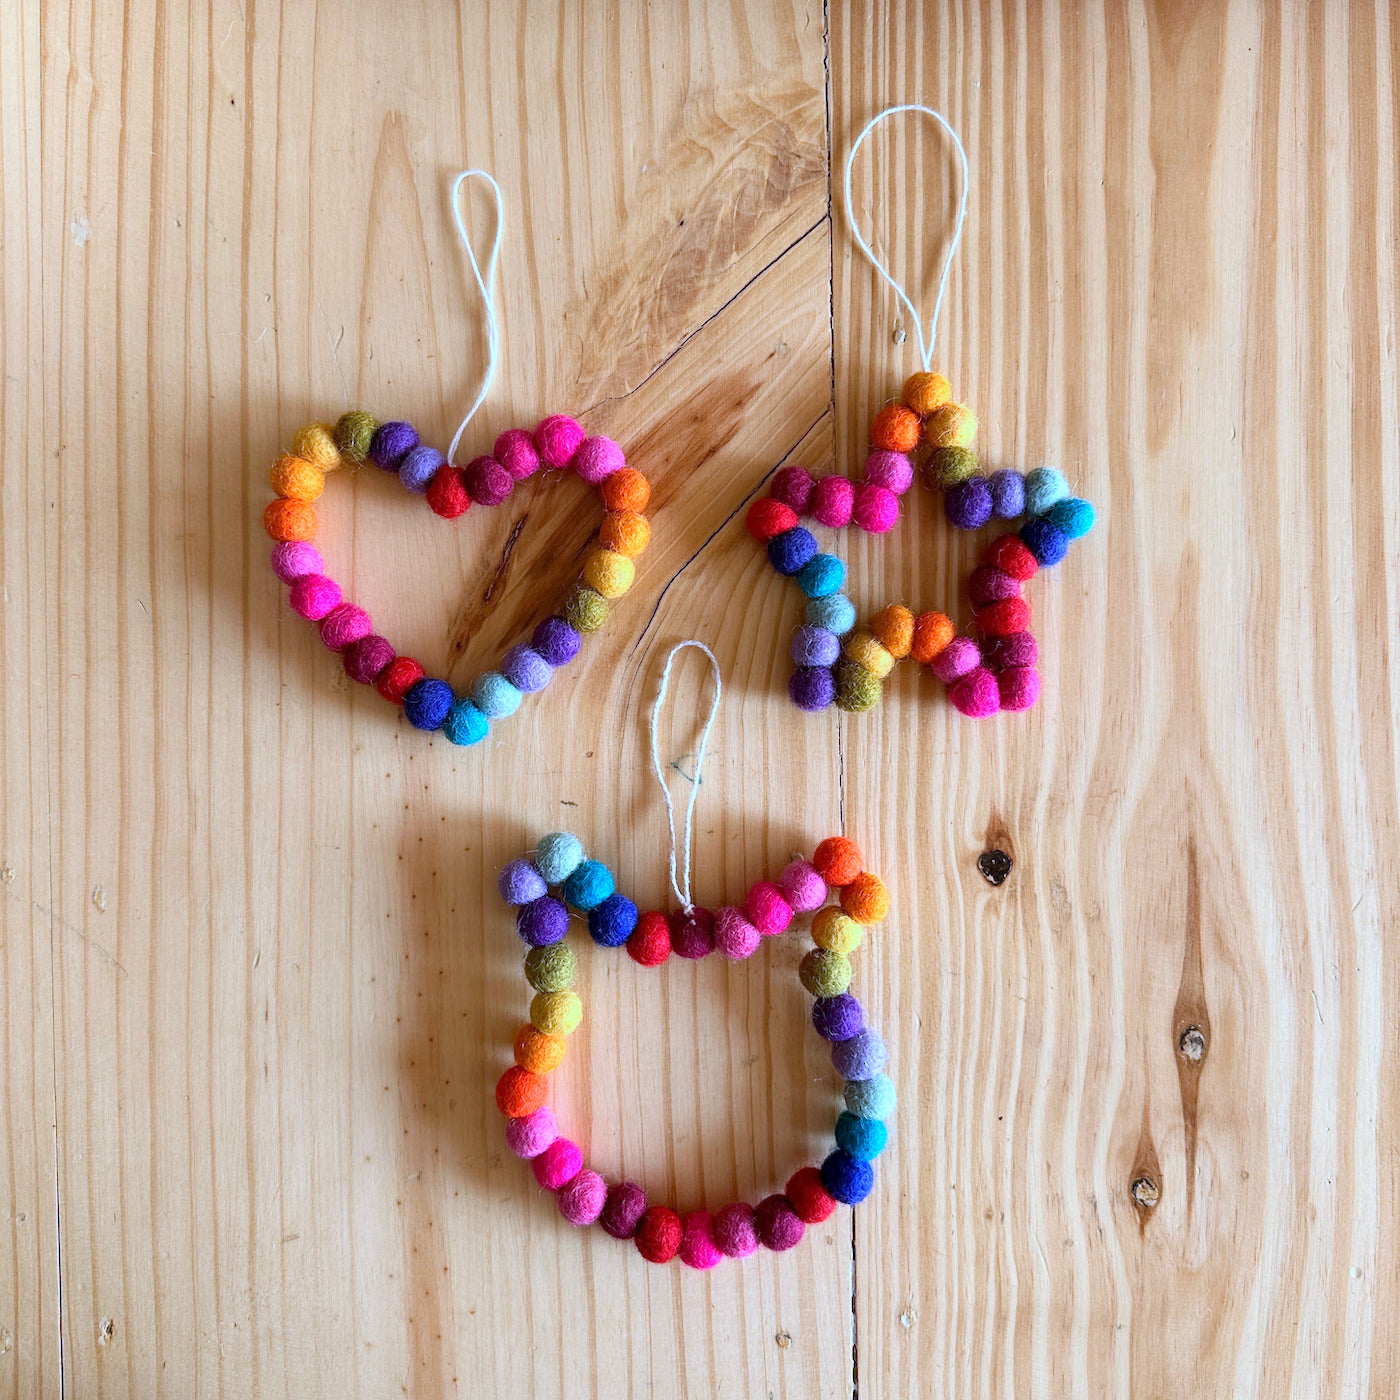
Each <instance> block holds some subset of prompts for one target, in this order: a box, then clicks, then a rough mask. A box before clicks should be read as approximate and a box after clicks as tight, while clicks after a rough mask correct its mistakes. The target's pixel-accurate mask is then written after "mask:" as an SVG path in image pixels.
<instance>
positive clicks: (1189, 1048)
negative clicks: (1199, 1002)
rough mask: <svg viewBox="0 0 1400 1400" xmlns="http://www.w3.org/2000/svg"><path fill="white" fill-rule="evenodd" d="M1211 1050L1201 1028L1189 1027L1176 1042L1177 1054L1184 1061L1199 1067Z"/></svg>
mask: <svg viewBox="0 0 1400 1400" xmlns="http://www.w3.org/2000/svg"><path fill="white" fill-rule="evenodd" d="M1209 1048H1210V1042H1209V1041H1208V1040H1207V1038H1206V1033H1205V1031H1204V1030H1202V1029H1201V1027H1200V1026H1187V1027H1186V1029H1185V1030H1184V1031H1182V1032H1181V1035H1180V1036H1179V1037H1178V1038H1177V1042H1176V1049H1177V1053H1178V1054H1179V1055H1180V1056H1181V1058H1182V1059H1183V1060H1189V1061H1190V1062H1191V1063H1192V1064H1193V1065H1198V1064H1200V1063H1201V1061H1202V1060H1204V1059H1205V1057H1206V1051H1207V1050H1208V1049H1209Z"/></svg>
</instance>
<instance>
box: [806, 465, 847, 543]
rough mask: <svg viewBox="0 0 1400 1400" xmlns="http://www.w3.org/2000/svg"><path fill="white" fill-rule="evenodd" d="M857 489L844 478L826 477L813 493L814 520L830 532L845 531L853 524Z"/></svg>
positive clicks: (818, 483)
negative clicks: (852, 518)
mask: <svg viewBox="0 0 1400 1400" xmlns="http://www.w3.org/2000/svg"><path fill="white" fill-rule="evenodd" d="M855 500H856V488H855V487H854V486H852V485H851V483H850V482H849V481H847V479H846V478H845V477H844V476H824V477H822V479H821V480H820V481H819V482H817V485H816V489H815V490H813V492H812V518H813V519H814V520H815V521H816V522H817V524H818V525H825V526H826V528H827V529H828V530H843V529H845V527H846V526H847V525H849V524H850V523H851V511H852V509H853V508H854V506H855Z"/></svg>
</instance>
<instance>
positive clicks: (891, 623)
mask: <svg viewBox="0 0 1400 1400" xmlns="http://www.w3.org/2000/svg"><path fill="white" fill-rule="evenodd" d="M870 630H871V631H872V632H873V633H874V634H875V640H876V641H877V642H879V643H880V645H881V646H882V647H884V649H885V650H886V651H887V652H889V654H890V655H891V656H893V657H894V658H895V660H896V661H902V660H903V659H904V658H905V657H906V656H908V655H909V648H910V646H911V645H912V644H913V641H914V614H913V613H911V612H910V611H909V609H908V608H906V607H904V606H903V605H901V604H899V603H891V604H890V606H889V607H887V608H881V609H880V611H879V612H877V613H876V614H875V616H874V617H872V618H871V619H870Z"/></svg>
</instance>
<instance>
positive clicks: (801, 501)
mask: <svg viewBox="0 0 1400 1400" xmlns="http://www.w3.org/2000/svg"><path fill="white" fill-rule="evenodd" d="M812 490H813V484H812V474H811V472H809V471H808V470H807V468H806V467H798V466H791V467H779V468H778V470H777V471H775V472H774V473H773V480H772V482H771V483H770V484H769V487H768V494H769V495H770V496H772V498H773V499H774V500H775V501H781V502H782V503H783V504H784V505H785V506H790V507H791V508H792V509H793V510H795V511H796V512H797V513H798V515H805V514H806V513H807V507H808V506H810V505H811V504H812Z"/></svg>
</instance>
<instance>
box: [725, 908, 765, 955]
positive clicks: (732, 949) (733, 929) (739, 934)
mask: <svg viewBox="0 0 1400 1400" xmlns="http://www.w3.org/2000/svg"><path fill="white" fill-rule="evenodd" d="M762 939H763V935H762V933H761V932H760V931H759V930H758V928H757V927H756V926H755V925H754V924H753V923H751V922H750V921H749V920H748V919H747V918H745V917H744V913H743V911H742V910H740V909H734V908H728V907H726V908H724V909H721V910H720V911H719V913H718V914H716V915H715V932H714V940H715V947H716V948H718V949H719V950H720V952H721V953H723V954H724V956H725V957H726V958H729V959H730V960H731V961H732V962H739V961H741V960H742V959H744V958H748V957H752V956H753V955H754V953H756V952H757V951H758V945H759V943H760V942H761V941H762Z"/></svg>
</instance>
